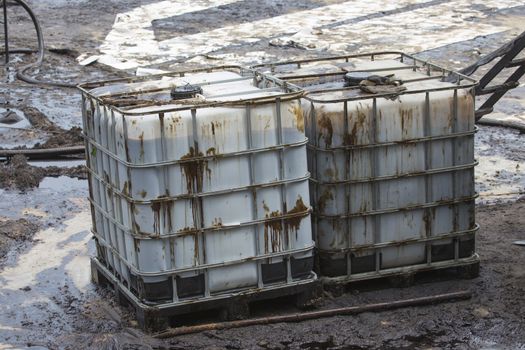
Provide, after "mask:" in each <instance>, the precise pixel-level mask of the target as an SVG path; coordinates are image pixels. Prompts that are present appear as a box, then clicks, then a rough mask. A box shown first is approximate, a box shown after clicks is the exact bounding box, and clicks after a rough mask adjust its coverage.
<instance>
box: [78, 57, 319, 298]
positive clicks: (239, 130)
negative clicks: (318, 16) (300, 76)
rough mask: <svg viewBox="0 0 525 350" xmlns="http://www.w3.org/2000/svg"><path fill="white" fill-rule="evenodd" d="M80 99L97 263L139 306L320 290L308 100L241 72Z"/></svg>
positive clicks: (117, 87)
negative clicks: (306, 287) (288, 289)
mask: <svg viewBox="0 0 525 350" xmlns="http://www.w3.org/2000/svg"><path fill="white" fill-rule="evenodd" d="M81 89H82V91H83V109H84V110H83V116H84V132H85V136H86V140H87V141H86V143H87V147H88V151H87V153H88V167H89V171H90V199H91V204H92V206H91V208H92V216H93V234H94V235H95V237H96V241H97V251H98V256H97V259H98V261H100V262H102V263H103V264H104V265H105V266H106V267H107V268H108V269H110V270H111V271H112V272H113V273H114V275H115V276H117V277H118V279H119V280H120V282H122V283H123V284H124V285H126V286H127V287H128V288H129V289H130V290H131V291H132V292H133V294H135V295H136V296H137V297H138V298H139V299H140V300H143V301H146V302H150V303H151V302H154V303H157V302H173V303H181V302H183V301H184V300H185V299H187V298H193V299H195V298H208V299H209V298H213V297H214V296H215V295H224V293H232V292H235V291H239V290H246V289H256V288H260V289H262V290H264V289H265V288H279V287H282V286H290V285H294V284H301V283H306V282H309V281H312V280H313V279H315V274H314V273H312V268H313V248H314V244H313V241H312V231H311V222H310V208H309V202H310V198H309V189H308V178H309V173H308V170H307V160H306V143H307V140H306V137H305V134H304V123H303V117H302V111H301V107H300V104H299V100H298V98H299V97H300V95H301V92H300V91H298V90H297V89H290V88H287V87H286V86H285V85H282V84H280V83H279V82H278V81H277V80H275V79H267V78H265V77H263V76H261V75H260V74H257V73H255V72H252V71H250V70H245V69H241V68H237V67H218V68H215V69H207V70H198V71H191V72H178V73H172V74H166V75H163V76H153V77H148V78H135V79H132V80H129V81H113V82H102V83H92V84H86V85H84V86H82V87H81ZM181 97H182V99H180V98H181ZM175 98H177V99H175Z"/></svg>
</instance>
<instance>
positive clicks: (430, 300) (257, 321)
mask: <svg viewBox="0 0 525 350" xmlns="http://www.w3.org/2000/svg"><path fill="white" fill-rule="evenodd" d="M471 297H472V293H471V292H470V291H459V292H453V293H445V294H437V295H432V296H427V297H421V298H413V299H405V300H396V301H391V302H386V303H377V304H367V305H361V306H349V307H342V308H336V309H329V310H321V311H311V312H304V313H296V314H291V315H281V316H271V317H262V318H253V319H248V320H239V321H229V322H219V323H208V324H203V325H197V326H188V327H178V328H170V329H168V330H166V331H164V332H161V333H158V334H156V335H154V337H155V338H159V339H165V338H171V337H176V336H178V335H183V334H191V333H198V332H203V331H211V330H219V329H231V328H240V327H247V326H254V325H265V324H272V323H281V322H301V321H306V320H312V319H317V318H323V317H332V316H340V315H356V314H360V313H363V312H378V311H384V310H392V309H398V308H402V307H408V306H422V305H430V304H437V303H442V302H445V301H456V300H466V299H470V298H471Z"/></svg>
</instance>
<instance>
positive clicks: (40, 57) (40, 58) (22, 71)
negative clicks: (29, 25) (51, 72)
mask: <svg viewBox="0 0 525 350" xmlns="http://www.w3.org/2000/svg"><path fill="white" fill-rule="evenodd" d="M4 1H6V0H4ZM13 1H15V2H16V3H17V4H19V5H20V6H22V7H23V8H24V10H25V11H26V12H27V13H28V14H29V17H31V21H33V25H34V26H35V30H36V37H37V41H38V50H36V52H37V60H36V62H32V63H30V64H27V65H25V66H22V67H20V68H18V69H17V70H16V77H17V78H18V79H20V80H22V81H25V82H26V83H29V84H39V85H47V86H58V87H64V88H76V86H77V84H70V83H64V82H56V81H48V80H38V79H35V78H32V77H30V76H28V75H26V72H27V71H28V70H30V69H32V68H40V67H41V66H42V64H43V62H44V50H45V45H44V36H43V35H42V28H41V27H40V22H39V21H38V18H36V16H35V14H34V12H33V11H32V10H31V8H30V7H29V5H28V4H27V3H26V2H25V0H13ZM34 52H35V50H32V49H16V50H9V53H34ZM3 53H4V54H5V51H4V52H3Z"/></svg>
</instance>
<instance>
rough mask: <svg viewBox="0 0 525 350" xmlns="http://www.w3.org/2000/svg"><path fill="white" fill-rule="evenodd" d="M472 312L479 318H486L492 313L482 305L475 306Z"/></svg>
mask: <svg viewBox="0 0 525 350" xmlns="http://www.w3.org/2000/svg"><path fill="white" fill-rule="evenodd" d="M472 313H473V314H474V316H476V317H478V318H486V317H488V316H489V315H490V311H489V310H487V309H486V308H484V307H482V306H480V307H477V308H475V309H474V311H472Z"/></svg>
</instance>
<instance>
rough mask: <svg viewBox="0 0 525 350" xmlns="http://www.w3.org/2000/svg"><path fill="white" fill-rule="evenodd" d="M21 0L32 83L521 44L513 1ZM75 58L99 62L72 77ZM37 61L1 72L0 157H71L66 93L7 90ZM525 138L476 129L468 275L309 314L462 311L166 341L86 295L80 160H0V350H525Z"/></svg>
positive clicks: (524, 10) (509, 99)
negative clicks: (363, 308) (473, 252)
mask: <svg viewBox="0 0 525 350" xmlns="http://www.w3.org/2000/svg"><path fill="white" fill-rule="evenodd" d="M28 2H29V3H30V4H31V6H32V7H33V9H34V10H35V12H36V14H37V15H38V16H39V18H40V19H41V22H42V27H43V28H44V35H45V39H46V44H47V47H48V49H49V50H48V51H47V52H46V60H45V64H44V66H43V67H42V69H41V70H40V71H39V72H36V71H35V72H32V75H33V76H35V77H37V78H40V79H50V80H61V81H65V82H69V83H77V82H83V81H92V80H101V79H111V78H116V77H122V76H127V75H134V74H135V71H136V68H137V66H141V67H152V68H160V69H182V68H186V67H201V66H207V65H217V64H230V63H232V62H237V63H241V64H244V65H250V64H255V63H260V62H262V61H274V60H282V59H293V58H305V57H313V56H329V55H335V54H342V53H349V52H350V53H356V52H364V51H371V50H385V49H389V50H390V49H400V50H403V51H407V52H412V53H414V52H419V56H420V57H422V58H427V59H430V60H432V61H434V62H437V63H439V64H443V65H445V66H447V67H450V68H456V69H457V68H462V67H465V66H467V65H468V64H471V63H472V62H474V61H475V60H477V59H478V58H479V57H480V55H482V54H486V53H488V52H490V51H491V50H493V49H495V48H497V47H498V46H499V45H501V44H502V43H503V42H505V40H508V39H510V38H512V37H514V36H515V35H516V34H518V33H520V32H521V31H522V30H523V26H522V19H523V16H524V15H525V6H524V5H523V3H522V2H520V1H512V0H507V1H495V0H487V1H481V0H479V1H476V0H472V1H466V0H457V1H441V0H429V1H411V0H403V1H397V2H388V1H378V2H364V1H363V2H345V1H342V0H316V1H311V2H302V1H280V0H278V1H251V0H250V1H233V0H209V1H208V0H199V1H181V2H180V1H179V2H177V3H176V4H175V2H170V1H160V0H140V1H139V0H133V1H128V0H126V1H124V0H112V1H102V0H89V1H88V0H43V1H36V0H32V1H28ZM9 13H10V18H11V20H10V23H11V27H10V28H11V30H10V33H11V40H12V43H11V47H18V48H23V47H35V40H34V37H33V34H32V33H33V29H32V27H31V22H30V21H29V20H28V18H27V16H25V15H24V14H23V12H22V11H21V9H20V8H18V7H12V8H11V9H10V10H9ZM117 18H118V20H117V21H116V19H117ZM421 18H424V19H425V20H424V21H421ZM80 54H83V55H84V57H86V56H89V55H100V56H101V58H100V59H99V62H96V63H94V64H91V65H89V66H85V67H82V66H79V65H78V62H77V60H76V57H77V56H78V55H80ZM34 59H35V56H34V55H13V56H12V63H11V65H10V66H9V67H8V69H3V70H2V74H3V75H2V76H1V77H0V78H1V83H0V115H1V116H5V115H7V116H8V117H9V118H10V119H8V120H7V122H8V123H9V124H7V125H6V124H4V125H0V148H32V147H38V148H41V147H42V148H51V147H62V146H67V145H77V144H82V139H81V137H80V129H79V128H80V127H81V118H80V95H79V93H78V91H76V90H74V89H63V88H55V87H46V86H36V85H30V84H26V83H23V82H20V81H18V80H16V79H15V74H14V68H15V67H17V66H20V65H23V64H25V63H28V62H31V61H32V60H34ZM487 69H488V68H483V69H481V70H479V71H478V72H477V73H476V76H477V77H479V76H481V74H483V72H486V70H487ZM482 100H483V99H482V98H481V99H479V101H478V103H479V102H481V101H482ZM524 101H525V87H523V86H520V87H519V88H517V89H515V90H513V91H511V92H510V93H509V94H508V95H507V96H506V97H505V98H504V99H503V100H502V101H500V102H499V103H498V104H497V105H496V110H495V112H494V113H493V114H492V115H491V116H490V117H492V118H498V119H500V120H512V121H518V122H520V123H525V112H524V111H525V102H524ZM9 111H11V112H13V113H14V114H16V116H14V115H12V114H11V115H10V116H9V115H8V113H9ZM1 116H0V117H1ZM0 122H2V120H1V118H0ZM8 127H11V128H8ZM13 127H16V129H14V128H13ZM524 137H525V135H523V134H522V133H520V132H519V131H517V130H512V129H507V128H497V127H486V126H480V130H479V132H478V134H477V136H476V156H477V158H478V159H479V161H480V166H479V167H478V168H477V173H476V188H477V190H478V191H479V192H480V195H481V196H480V199H479V200H478V204H479V206H478V222H479V223H480V225H481V229H480V231H479V236H478V237H479V238H478V244H477V247H478V251H479V254H480V256H481V261H482V262H481V270H480V276H479V277H478V278H476V279H473V280H459V279H450V277H451V276H448V275H446V276H439V277H440V278H435V279H432V280H425V279H423V280H420V281H419V283H418V284H416V285H415V286H412V287H408V288H392V287H388V285H375V286H374V287H373V288H371V287H370V286H367V287H366V288H364V287H363V286H360V288H353V289H350V290H348V291H346V293H345V294H343V295H337V294H336V293H332V292H327V293H326V294H325V297H324V304H323V305H322V306H320V308H321V309H327V308H332V307H340V306H347V305H361V304H365V303H369V302H382V301H388V300H397V299H403V298H407V297H416V296H426V295H431V294H436V293H441V292H448V291H457V290H470V291H472V292H473V298H472V300H469V301H461V302H454V303H447V304H440V305H435V306H428V307H417V308H405V309H401V310H396V311H388V312H381V313H365V314H362V315H358V316H352V317H333V318H327V319H321V320H315V321H307V322H302V323H298V324H276V325H271V326H270V325H268V326H258V327H247V328H242V329H236V330H228V331H210V332H204V333H200V334H194V335H187V336H180V337H177V338H175V339H172V340H169V341H157V340H155V339H153V338H151V337H149V336H146V335H144V334H142V332H140V331H139V330H138V329H137V327H136V326H137V324H136V322H135V321H134V320H133V316H132V314H130V312H129V310H126V309H122V308H120V307H119V306H118V305H117V304H116V302H115V300H114V299H113V297H112V295H111V293H109V292H107V291H105V290H103V289H100V288H98V287H96V286H94V285H93V284H91V282H90V271H89V256H91V255H94V254H95V251H94V244H93V242H92V240H91V234H90V232H89V228H90V226H91V218H90V212H89V206H88V201H87V199H86V198H87V196H88V189H87V181H86V180H85V178H86V173H85V168H84V167H83V165H82V161H80V162H79V161H78V160H70V161H67V160H65V161H64V160H62V161H57V162H55V161H43V162H42V161H40V162H36V161H30V162H28V161H27V160H26V159H24V158H22V157H15V158H13V159H11V160H10V162H0V309H1V312H0V349H24V348H33V349H119V348H120V349H150V348H154V349H162V348H171V349H413V348H418V349H442V348H445V349H447V348H448V349H479V348H484V349H525V331H524V330H525V321H524V319H525V300H524V297H523V295H524V288H525V269H524V268H523V266H524V263H525V248H524V247H519V246H515V245H513V244H512V242H513V241H515V240H518V239H525V229H524V228H523V227H525V225H524V224H525V222H524V220H525V219H524V215H523V214H524V213H525V202H524V201H523V195H524V192H525V166H524V165H523V162H524V160H525V147H524V144H525V142H524V140H525V139H524ZM520 198H521V199H520ZM380 287H381V288H380ZM290 305H291V303H290V302H289V300H287V299H284V300H281V301H276V302H272V303H264V304H261V305H256V306H255V307H254V315H255V316H265V315H273V314H280V313H288V312H297V311H298V310H295V309H294V308H293V307H292V306H290Z"/></svg>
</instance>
